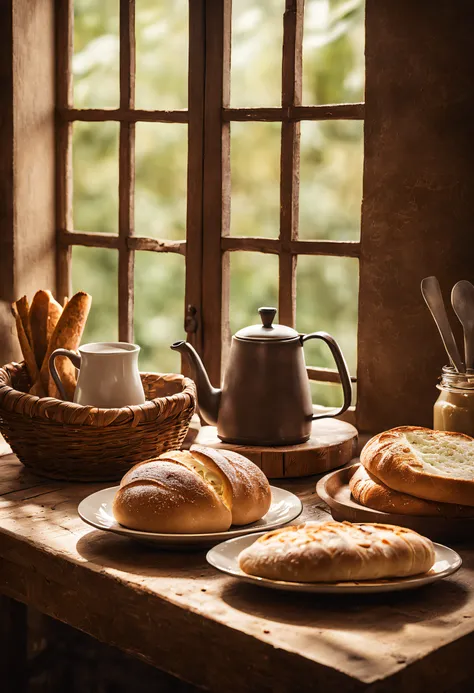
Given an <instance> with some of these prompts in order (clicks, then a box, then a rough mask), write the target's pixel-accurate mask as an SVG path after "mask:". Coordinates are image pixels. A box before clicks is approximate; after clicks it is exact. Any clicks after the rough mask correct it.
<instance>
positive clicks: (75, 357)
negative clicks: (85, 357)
mask: <svg viewBox="0 0 474 693" xmlns="http://www.w3.org/2000/svg"><path fill="white" fill-rule="evenodd" d="M57 356H67V358H68V359H70V360H71V361H72V363H73V365H74V366H75V367H76V368H80V367H81V357H80V356H79V354H76V352H75V351H70V350H69V349H56V350H55V351H53V353H52V354H51V356H50V357H49V370H50V372H51V375H52V376H53V380H54V382H55V383H56V385H57V388H58V390H59V392H60V394H61V397H62V399H63V400H64V401H68V397H67V395H66V391H65V389H64V386H63V384H62V382H61V378H60V377H59V374H58V371H57V370H56V364H55V360H56V357H57Z"/></svg>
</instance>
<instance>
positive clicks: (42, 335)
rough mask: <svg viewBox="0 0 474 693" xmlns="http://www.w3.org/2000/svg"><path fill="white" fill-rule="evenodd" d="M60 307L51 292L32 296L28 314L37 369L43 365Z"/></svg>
mask: <svg viewBox="0 0 474 693" xmlns="http://www.w3.org/2000/svg"><path fill="white" fill-rule="evenodd" d="M62 310H63V309H62V307H61V306H60V305H59V303H58V302H57V301H55V299H54V298H53V295H52V294H51V291H45V290H43V289H41V290H40V291H37V292H36V294H35V295H34V298H33V301H32V303H31V308H30V312H29V322H30V325H31V335H32V342H31V344H32V347H33V350H34V352H35V358H36V363H37V365H38V368H41V366H42V364H43V360H44V357H45V355H46V351H47V349H48V344H49V340H50V339H51V337H52V334H53V332H54V329H55V327H56V325H57V323H58V320H59V318H60V316H61V313H62Z"/></svg>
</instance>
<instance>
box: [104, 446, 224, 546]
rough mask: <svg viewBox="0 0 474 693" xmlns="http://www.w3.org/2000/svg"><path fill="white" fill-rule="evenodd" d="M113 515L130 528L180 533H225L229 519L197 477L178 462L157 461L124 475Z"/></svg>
mask: <svg viewBox="0 0 474 693" xmlns="http://www.w3.org/2000/svg"><path fill="white" fill-rule="evenodd" d="M222 488H223V487H222ZM113 513H114V516H115V519H116V520H117V522H119V523H120V524H121V525H124V526H125V527H128V528H130V529H138V530H142V531H147V532H170V533H180V534H190V533H204V532H221V531H225V530H227V529H229V527H230V524H231V519H232V515H231V510H230V507H229V506H228V505H226V503H225V501H224V498H223V496H222V495H219V493H218V492H217V491H216V490H215V488H214V487H213V486H212V485H211V484H209V483H207V482H206V481H205V480H204V479H203V478H202V477H201V476H200V475H199V474H197V473H196V472H194V471H193V470H191V469H189V468H188V467H186V466H185V465H184V464H181V463H179V462H176V461H174V462H172V461H170V462H168V461H167V460H159V459H157V460H149V461H148V462H141V463H139V464H138V465H136V466H135V467H132V469H131V470H130V471H129V472H127V474H126V475H125V476H124V478H123V479H122V482H121V484H120V489H119V490H118V491H117V493H116V495H115V498H114V501H113Z"/></svg>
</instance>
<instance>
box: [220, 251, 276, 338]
mask: <svg viewBox="0 0 474 693" xmlns="http://www.w3.org/2000/svg"><path fill="white" fill-rule="evenodd" d="M260 306H275V307H277V306H278V257H277V256H276V255H267V254H264V253H249V252H234V253H230V328H231V331H232V334H235V333H236V332H237V330H240V328H241V327H246V326H247V325H255V324H257V323H259V322H260V317H259V315H258V309H259V308H260Z"/></svg>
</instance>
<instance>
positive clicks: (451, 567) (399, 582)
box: [206, 532, 462, 594]
mask: <svg viewBox="0 0 474 693" xmlns="http://www.w3.org/2000/svg"><path fill="white" fill-rule="evenodd" d="M264 534H265V532H261V533H260V534H252V536H246V537H237V538H236V539H229V540H228V541H225V542H223V543H222V544H219V545H218V546H214V548H213V549H211V550H210V551H208V552H207V556H206V558H207V561H208V563H210V564H211V565H212V566H214V568H217V570H221V571H222V572H223V573H227V574H228V575H232V577H236V578H239V579H240V580H244V581H245V582H250V583H252V584H253V585H260V586H262V587H270V588H271V589H274V590H290V591H291V592H319V593H323V594H328V593H337V594H341V593H355V592H358V593H360V592H393V591H398V590H411V589H414V588H415V587H422V586H423V585H428V584H429V583H430V582H435V581H436V580H441V579H442V578H445V577H446V576H447V575H451V574H452V573H455V572H456V570H459V568H460V567H461V563H462V560H461V557H460V556H459V555H458V554H457V553H456V551H453V550H452V549H449V548H448V547H447V546H443V545H442V544H434V547H435V553H436V563H435V564H434V566H433V567H432V568H431V570H429V571H428V572H427V573H423V574H422V575H414V576H413V577H405V578H390V579H384V580H364V581H361V582H311V583H308V582H285V581H283V580H269V579H267V578H261V577H255V576H253V575H247V573H244V572H243V570H241V569H240V568H239V562H238V558H239V553H240V552H241V551H243V550H244V549H245V548H247V546H250V544H253V542H254V541H255V540H256V539H258V537H261V536H263V535H264Z"/></svg>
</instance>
